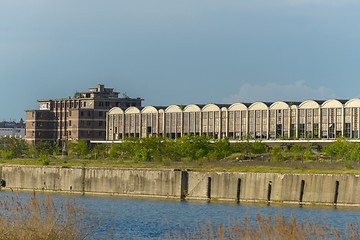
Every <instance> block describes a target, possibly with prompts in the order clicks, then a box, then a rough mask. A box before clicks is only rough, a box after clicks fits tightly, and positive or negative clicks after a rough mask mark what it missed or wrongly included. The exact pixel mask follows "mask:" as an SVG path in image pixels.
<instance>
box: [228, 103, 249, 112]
mask: <svg viewBox="0 0 360 240" xmlns="http://www.w3.org/2000/svg"><path fill="white" fill-rule="evenodd" d="M228 109H229V111H244V110H247V109H248V108H247V106H246V105H245V104H243V103H234V104H232V105H231V106H230V107H229V108H228Z"/></svg>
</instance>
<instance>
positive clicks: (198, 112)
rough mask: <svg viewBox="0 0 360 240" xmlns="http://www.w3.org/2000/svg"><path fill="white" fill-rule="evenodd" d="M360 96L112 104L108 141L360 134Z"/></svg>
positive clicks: (334, 136)
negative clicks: (186, 103) (189, 103)
mask: <svg viewBox="0 0 360 240" xmlns="http://www.w3.org/2000/svg"><path fill="white" fill-rule="evenodd" d="M359 110H360V99H358V98H356V99H351V100H336V99H331V100H321V101H319V100H306V101H303V102H283V101H277V102H254V103H234V104H206V105H196V104H191V105H187V106H182V105H171V106H167V107H156V106H146V107H135V106H132V107H128V108H127V109H125V110H124V109H121V108H119V107H113V108H111V109H110V110H109V111H108V113H107V116H106V140H107V141H116V140H121V139H124V138H125V137H136V138H143V137H148V136H163V137H169V138H178V137H181V136H183V135H187V134H192V135H206V136H209V137H212V138H215V139H219V138H225V137H227V138H229V139H235V140H236V139H239V140H240V139H266V140H267V139H334V138H336V137H340V136H344V137H346V138H350V139H356V138H359V125H360V122H359V120H360V119H359Z"/></svg>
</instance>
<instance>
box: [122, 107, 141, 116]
mask: <svg viewBox="0 0 360 240" xmlns="http://www.w3.org/2000/svg"><path fill="white" fill-rule="evenodd" d="M136 113H140V109H139V108H137V107H128V108H127V109H126V110H125V114H136Z"/></svg>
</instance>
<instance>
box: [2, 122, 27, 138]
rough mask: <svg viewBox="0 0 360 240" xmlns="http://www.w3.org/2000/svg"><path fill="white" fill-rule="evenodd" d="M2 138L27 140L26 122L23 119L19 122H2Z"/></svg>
mask: <svg viewBox="0 0 360 240" xmlns="http://www.w3.org/2000/svg"><path fill="white" fill-rule="evenodd" d="M0 137H14V138H20V139H25V122H24V121H23V119H20V121H19V122H15V121H2V122H0Z"/></svg>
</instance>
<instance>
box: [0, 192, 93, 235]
mask: <svg viewBox="0 0 360 240" xmlns="http://www.w3.org/2000/svg"><path fill="white" fill-rule="evenodd" d="M83 213H84V210H83V209H82V208H81V207H80V206H78V205H77V204H76V201H75V198H74V199H73V200H64V201H60V202H59V203H58V202H56V204H55V202H54V199H53V198H52V197H50V196H49V195H45V196H44V197H37V196H36V194H35V193H33V194H32V195H30V197H29V198H27V199H26V200H25V201H24V200H23V199H21V198H20V196H19V194H13V195H10V196H9V195H7V196H5V197H4V198H3V199H1V200H0V239H10V240H12V239H14V240H15V239H17V240H22V239H27V240H33V239H34V240H35V239H36V240H37V239H74V240H77V239H86V238H89V237H90V236H91V235H92V233H93V230H92V228H91V227H90V226H87V225H86V224H85V221H84V219H83Z"/></svg>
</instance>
